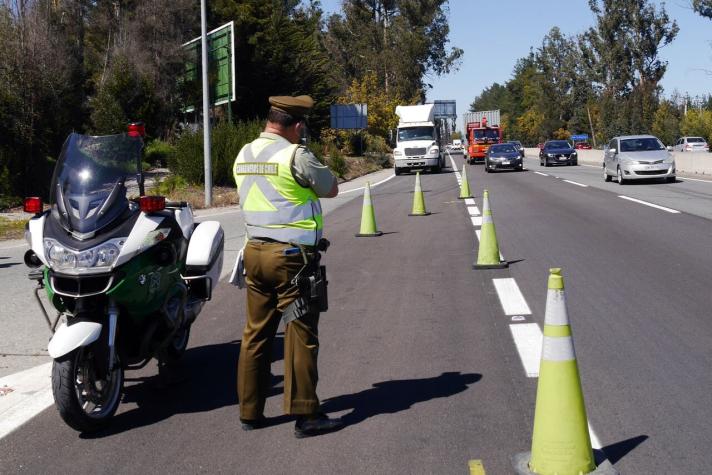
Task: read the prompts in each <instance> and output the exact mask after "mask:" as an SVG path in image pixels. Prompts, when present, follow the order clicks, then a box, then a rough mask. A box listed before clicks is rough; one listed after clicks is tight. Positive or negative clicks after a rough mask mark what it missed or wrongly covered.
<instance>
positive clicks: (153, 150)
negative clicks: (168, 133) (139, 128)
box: [144, 139, 176, 167]
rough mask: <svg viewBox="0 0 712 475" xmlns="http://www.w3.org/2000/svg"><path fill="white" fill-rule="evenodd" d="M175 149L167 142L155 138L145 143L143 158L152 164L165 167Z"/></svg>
mask: <svg viewBox="0 0 712 475" xmlns="http://www.w3.org/2000/svg"><path fill="white" fill-rule="evenodd" d="M175 150H176V148H175V147H174V146H173V145H171V144H169V143H168V142H164V141H163V140H158V139H156V140H153V141H152V142H150V143H149V144H148V145H146V149H145V152H144V159H145V160H146V161H147V162H148V163H150V164H151V165H153V166H161V167H165V166H166V165H167V164H168V160H169V158H170V157H171V155H173V154H174V153H175Z"/></svg>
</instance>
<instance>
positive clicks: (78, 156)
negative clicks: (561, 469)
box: [50, 134, 143, 239]
mask: <svg viewBox="0 0 712 475" xmlns="http://www.w3.org/2000/svg"><path fill="white" fill-rule="evenodd" d="M142 146H143V141H142V140H141V139H140V138H139V137H129V136H128V135H126V134H120V135H106V136H98V137H92V136H86V135H80V134H71V135H70V136H69V137H68V138H67V140H66V141H65V142H64V146H63V147H62V153H61V154H60V156H59V160H58V161H57V165H56V166H55V168H54V175H53V177H52V187H51V189H50V205H51V208H52V215H53V216H54V217H55V218H56V219H59V221H60V223H61V224H62V227H64V228H65V229H66V230H67V231H69V232H71V233H72V235H74V236H75V237H76V238H78V239H86V238H90V237H93V236H94V234H95V233H96V232H97V231H99V230H101V229H102V228H104V227H105V226H107V225H109V224H110V223H111V222H112V221H114V220H115V219H117V218H118V217H120V216H122V215H123V214H124V213H125V212H126V211H127V209H128V208H129V200H128V197H127V192H130V193H131V194H135V195H138V194H139V180H140V179H141V148H142Z"/></svg>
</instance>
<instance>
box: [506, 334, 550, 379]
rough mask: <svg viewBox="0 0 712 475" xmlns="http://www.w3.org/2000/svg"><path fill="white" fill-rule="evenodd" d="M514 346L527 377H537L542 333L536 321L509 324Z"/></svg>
mask: <svg viewBox="0 0 712 475" xmlns="http://www.w3.org/2000/svg"><path fill="white" fill-rule="evenodd" d="M509 331H510V332H511V333H512V339H513V340H514V346H515V347H516V348H517V353H518V354H519V359H520V361H521V362H522V366H523V367H524V373H525V374H526V375H527V377H528V378H538V377H539V362H540V361H541V347H542V340H543V338H544V334H543V333H542V332H541V329H540V328H539V325H538V324H536V323H513V324H510V325H509Z"/></svg>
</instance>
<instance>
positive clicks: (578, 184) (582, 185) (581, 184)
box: [564, 180, 588, 188]
mask: <svg viewBox="0 0 712 475" xmlns="http://www.w3.org/2000/svg"><path fill="white" fill-rule="evenodd" d="M564 181H565V182H566V183H571V184H572V185H576V186H581V187H583V188H588V185H584V184H583V183H577V182H575V181H571V180H564Z"/></svg>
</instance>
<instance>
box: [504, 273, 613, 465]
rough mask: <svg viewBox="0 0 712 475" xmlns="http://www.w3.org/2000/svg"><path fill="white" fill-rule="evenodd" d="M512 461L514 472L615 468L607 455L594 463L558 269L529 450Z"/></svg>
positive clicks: (549, 303) (549, 304)
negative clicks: (601, 461) (597, 464)
mask: <svg viewBox="0 0 712 475" xmlns="http://www.w3.org/2000/svg"><path fill="white" fill-rule="evenodd" d="M513 462H514V468H515V470H516V471H517V473H519V474H541V475H549V474H551V475H554V474H556V475H566V474H571V475H581V474H589V473H594V474H616V473H618V472H617V471H616V470H615V469H614V468H613V466H612V465H611V464H610V462H608V461H607V460H605V461H604V462H603V463H601V465H600V466H599V467H596V463H595V460H594V456H593V450H592V448H591V438H590V436H589V433H588V420H587V418H586V406H585V405H584V400H583V392H582V391H581V379H580V377H579V371H578V365H577V363H576V353H575V351H574V342H573V337H572V335H571V326H570V325H569V317H568V314H567V311H566V299H565V297H564V278H563V277H562V276H561V269H558V268H557V269H550V270H549V285H548V291H547V295H546V311H545V316H544V342H543V347H542V353H541V364H540V367H539V384H538V387H537V393H536V409H535V412H534V434H533V435H532V451H531V452H525V453H522V454H517V455H516V456H515V457H513Z"/></svg>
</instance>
